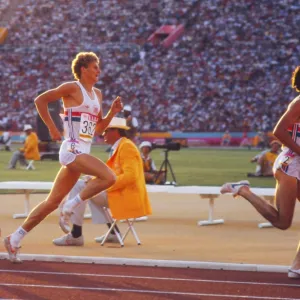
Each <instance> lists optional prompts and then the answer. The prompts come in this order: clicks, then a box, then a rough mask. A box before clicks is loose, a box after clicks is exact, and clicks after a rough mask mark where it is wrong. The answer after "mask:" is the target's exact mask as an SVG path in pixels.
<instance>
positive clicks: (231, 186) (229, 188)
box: [220, 180, 250, 197]
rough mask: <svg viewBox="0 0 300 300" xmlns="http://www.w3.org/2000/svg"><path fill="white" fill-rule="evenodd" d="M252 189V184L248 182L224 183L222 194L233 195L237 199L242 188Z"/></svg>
mask: <svg viewBox="0 0 300 300" xmlns="http://www.w3.org/2000/svg"><path fill="white" fill-rule="evenodd" d="M245 186H246V187H248V188H249V187H250V183H249V181H248V180H242V181H239V182H227V183H224V184H223V185H222V187H221V190H220V193H221V194H227V193H232V194H233V197H236V196H237V195H238V193H239V191H240V189H241V188H242V187H245Z"/></svg>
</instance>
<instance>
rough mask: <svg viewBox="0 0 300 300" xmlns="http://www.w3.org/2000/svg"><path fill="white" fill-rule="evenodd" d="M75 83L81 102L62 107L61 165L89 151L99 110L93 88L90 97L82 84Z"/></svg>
mask: <svg viewBox="0 0 300 300" xmlns="http://www.w3.org/2000/svg"><path fill="white" fill-rule="evenodd" d="M76 84H78V86H79V87H80V89H81V92H82V96H83V102H82V104H81V105H79V106H74V107H70V108H64V141H63V142H62V144H61V147H60V151H59V161H60V163H61V164H62V165H63V166H66V165H68V164H70V163H71V162H73V161H74V160H75V158H76V155H79V154H81V153H90V151H91V144H92V141H93V137H94V133H95V129H96V125H97V121H98V114H99V112H100V103H99V100H98V97H97V95H96V93H95V90H94V88H93V99H91V98H90V97H89V95H88V93H87V92H86V90H85V88H84V87H83V86H82V84H81V83H80V82H79V81H76Z"/></svg>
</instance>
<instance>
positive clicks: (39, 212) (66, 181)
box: [22, 167, 80, 232]
mask: <svg viewBox="0 0 300 300" xmlns="http://www.w3.org/2000/svg"><path fill="white" fill-rule="evenodd" d="M79 177H80V173H79V172H74V171H72V170H70V169H69V168H66V167H62V168H61V169H60V170H59V172H58V174H57V176H56V178H55V180H54V185H53V187H52V189H51V191H50V193H49V195H48V197H47V198H46V200H44V201H43V202H41V203H40V204H38V205H37V206H36V207H35V208H34V209H33V210H32V211H31V212H30V214H29V216H28V217H27V219H26V220H25V221H24V223H23V225H22V228H23V229H24V230H26V232H29V231H30V230H31V229H33V228H34V227H35V226H36V225H38V224H39V223H40V222H41V221H42V220H44V218H45V217H47V216H48V215H49V214H50V213H51V212H53V211H54V210H55V209H56V208H57V207H58V206H59V204H60V202H61V201H62V200H63V199H64V197H65V196H66V195H67V194H68V193H69V192H70V191H71V189H72V188H73V186H74V185H75V183H76V182H77V180H78V179H79Z"/></svg>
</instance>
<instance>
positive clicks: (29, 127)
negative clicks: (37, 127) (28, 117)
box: [23, 124, 32, 131]
mask: <svg viewBox="0 0 300 300" xmlns="http://www.w3.org/2000/svg"><path fill="white" fill-rule="evenodd" d="M31 129H32V126H31V125H30V124H26V125H25V126H24V129H23V131H26V130H31Z"/></svg>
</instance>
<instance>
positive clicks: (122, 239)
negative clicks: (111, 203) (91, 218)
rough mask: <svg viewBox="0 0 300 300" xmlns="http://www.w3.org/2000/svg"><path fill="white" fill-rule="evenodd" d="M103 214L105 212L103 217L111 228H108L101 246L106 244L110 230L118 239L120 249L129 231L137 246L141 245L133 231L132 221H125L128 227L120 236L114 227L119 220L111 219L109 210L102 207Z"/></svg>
mask: <svg viewBox="0 0 300 300" xmlns="http://www.w3.org/2000/svg"><path fill="white" fill-rule="evenodd" d="M104 212H105V215H106V217H107V220H108V221H109V223H110V224H111V226H110V228H109V230H108V231H107V233H106V234H105V236H104V239H103V241H102V242H101V246H103V245H104V243H105V242H106V240H107V238H108V236H109V234H110V233H111V232H112V230H114V232H115V235H116V236H117V239H118V241H119V243H120V245H121V247H124V240H125V238H126V236H127V235H128V233H129V231H131V232H132V234H133V236H134V238H135V240H136V242H137V244H138V245H141V241H140V239H139V237H138V235H137V233H136V231H135V229H134V226H133V223H134V219H126V220H125V222H126V223H127V225H128V227H127V229H126V231H125V233H124V234H123V235H122V234H121V233H120V232H118V230H117V229H116V228H115V227H116V225H117V222H118V221H119V220H116V219H113V217H112V215H111V213H110V210H109V209H108V208H106V207H104Z"/></svg>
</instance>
